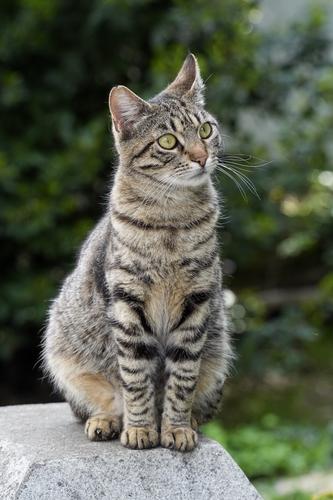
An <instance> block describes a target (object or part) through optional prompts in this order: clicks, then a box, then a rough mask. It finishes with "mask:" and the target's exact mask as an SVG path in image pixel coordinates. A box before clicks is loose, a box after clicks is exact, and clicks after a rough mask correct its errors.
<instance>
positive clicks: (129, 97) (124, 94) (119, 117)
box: [109, 85, 151, 133]
mask: <svg viewBox="0 0 333 500" xmlns="http://www.w3.org/2000/svg"><path fill="white" fill-rule="evenodd" d="M109 108H110V112H111V116H112V120H113V125H114V128H115V129H116V131H117V132H118V133H122V132H128V131H129V130H130V129H131V128H132V126H133V124H134V123H135V122H137V120H138V119H139V118H140V116H142V115H144V114H148V113H149V111H150V108H151V106H150V104H148V102H146V101H144V100H143V99H141V97H139V96H137V95H136V94H134V92H132V91H131V90H130V89H128V88H127V87H124V86H123V85H119V86H118V87H113V89H112V90H111V92H110V95H109Z"/></svg>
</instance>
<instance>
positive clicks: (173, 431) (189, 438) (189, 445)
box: [161, 426, 198, 451]
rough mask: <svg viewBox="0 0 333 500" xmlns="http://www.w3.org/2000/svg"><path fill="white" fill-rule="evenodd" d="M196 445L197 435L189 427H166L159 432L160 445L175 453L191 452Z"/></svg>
mask: <svg viewBox="0 0 333 500" xmlns="http://www.w3.org/2000/svg"><path fill="white" fill-rule="evenodd" d="M197 444H198V435H197V433H196V432H195V431H194V430H193V429H192V428H191V427H173V426H170V427H167V428H165V429H163V430H162V432H161V445H162V446H163V447H164V448H169V449H172V450H177V451H191V450H193V449H194V448H195V447H196V446H197Z"/></svg>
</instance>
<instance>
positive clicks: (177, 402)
mask: <svg viewBox="0 0 333 500" xmlns="http://www.w3.org/2000/svg"><path fill="white" fill-rule="evenodd" d="M209 297H210V293H209V292H206V291H202V292H195V293H192V294H190V295H189V296H188V297H187V299H186V300H185V303H184V310H183V314H182V317H181V319H180V321H179V323H178V326H177V327H176V328H175V329H174V330H173V331H172V332H171V333H170V336H169V338H168V344H167V349H166V375H167V377H166V386H165V397H164V407H163V415H162V425H161V444H162V446H164V447H165V448H173V449H176V450H179V451H190V450H192V449H193V448H194V447H195V446H196V445H197V442H198V436H197V433H196V430H195V428H193V427H195V426H194V425H192V405H193V400H194V394H195V388H196V384H197V381H198V377H199V371H200V362H201V353H202V349H203V346H204V344H205V340H206V336H207V334H206V328H207V322H208V315H209Z"/></svg>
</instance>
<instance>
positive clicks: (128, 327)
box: [111, 285, 159, 449]
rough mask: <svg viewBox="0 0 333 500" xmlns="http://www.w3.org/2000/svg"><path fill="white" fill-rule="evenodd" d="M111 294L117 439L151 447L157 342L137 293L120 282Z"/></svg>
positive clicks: (156, 436) (132, 445)
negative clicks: (118, 390) (120, 403)
mask: <svg viewBox="0 0 333 500" xmlns="http://www.w3.org/2000/svg"><path fill="white" fill-rule="evenodd" d="M112 298H113V300H112V310H111V322H112V328H113V333H114V336H115V340H116V344H117V348H118V363H119V373H120V377H121V381H122V386H123V399H124V426H123V431H122V434H121V438H120V441H121V443H122V444H123V445H124V446H126V447H128V448H133V449H143V448H152V447H154V446H157V445H158V444H159V433H158V428H157V421H156V408H155V385H154V377H155V376H156V367H157V362H158V355H159V352H158V346H157V343H156V340H155V338H154V337H153V335H152V332H151V329H150V326H149V324H148V321H147V319H146V317H145V312H144V302H143V300H142V298H140V297H139V296H138V293H135V292H133V289H130V290H129V289H126V287H125V286H124V285H122V286H117V287H115V288H114V289H113V292H112Z"/></svg>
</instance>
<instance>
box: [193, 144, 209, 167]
mask: <svg viewBox="0 0 333 500" xmlns="http://www.w3.org/2000/svg"><path fill="white" fill-rule="evenodd" d="M189 157H190V160H191V161H195V162H196V163H199V165H200V166H201V167H202V168H203V167H204V166H205V165H206V161H207V158H208V155H207V153H206V151H205V150H203V149H202V148H193V149H192V150H191V151H189Z"/></svg>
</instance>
